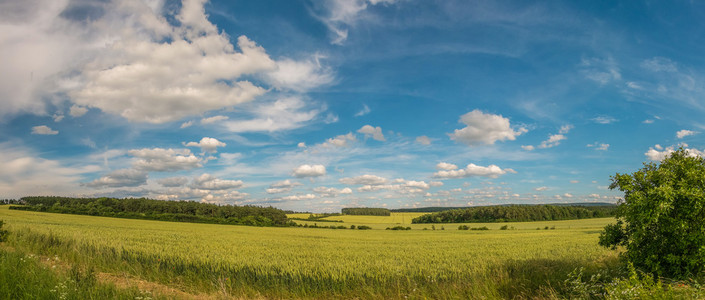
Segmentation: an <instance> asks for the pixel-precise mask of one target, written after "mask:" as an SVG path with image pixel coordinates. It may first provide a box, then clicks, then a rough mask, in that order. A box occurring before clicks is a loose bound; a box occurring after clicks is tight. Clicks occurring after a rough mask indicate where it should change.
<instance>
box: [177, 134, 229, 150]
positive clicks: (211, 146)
mask: <svg viewBox="0 0 705 300" xmlns="http://www.w3.org/2000/svg"><path fill="white" fill-rule="evenodd" d="M184 146H186V147H199V148H201V151H203V152H210V153H215V152H217V151H218V150H217V148H218V147H225V146H226V144H225V143H223V142H221V141H219V140H217V139H214V138H209V137H204V138H202V139H201V141H199V142H198V143H197V142H188V143H186V144H185V145H184Z"/></svg>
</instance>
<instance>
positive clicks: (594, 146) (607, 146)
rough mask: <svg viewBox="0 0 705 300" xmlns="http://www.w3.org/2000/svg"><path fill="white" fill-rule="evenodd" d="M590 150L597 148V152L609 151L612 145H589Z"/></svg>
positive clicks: (596, 143)
mask: <svg viewBox="0 0 705 300" xmlns="http://www.w3.org/2000/svg"><path fill="white" fill-rule="evenodd" d="M587 147H588V148H595V150H599V151H607V150H608V149H609V148H610V144H602V143H598V142H594V143H592V144H587Z"/></svg>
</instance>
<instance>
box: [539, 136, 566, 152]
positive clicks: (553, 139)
mask: <svg viewBox="0 0 705 300" xmlns="http://www.w3.org/2000/svg"><path fill="white" fill-rule="evenodd" d="M565 139H566V137H565V135H562V134H552V135H550V136H548V139H547V140H545V141H543V142H541V144H539V148H541V149H546V148H551V147H555V146H558V145H560V143H561V141H562V140H565Z"/></svg>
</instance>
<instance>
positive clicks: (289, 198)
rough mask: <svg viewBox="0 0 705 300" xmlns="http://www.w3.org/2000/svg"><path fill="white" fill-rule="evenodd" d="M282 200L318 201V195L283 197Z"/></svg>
mask: <svg viewBox="0 0 705 300" xmlns="http://www.w3.org/2000/svg"><path fill="white" fill-rule="evenodd" d="M280 199H281V200H282V201H301V200H312V199H316V195H314V194H305V195H291V196H286V197H281V198H280Z"/></svg>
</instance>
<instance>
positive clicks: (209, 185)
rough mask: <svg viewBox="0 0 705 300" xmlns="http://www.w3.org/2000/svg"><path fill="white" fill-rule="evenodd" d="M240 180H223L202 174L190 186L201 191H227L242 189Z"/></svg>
mask: <svg viewBox="0 0 705 300" xmlns="http://www.w3.org/2000/svg"><path fill="white" fill-rule="evenodd" d="M242 185H243V182H242V180H224V179H219V178H216V177H214V176H212V175H210V174H207V173H206V174H202V175H201V176H198V177H196V178H194V179H193V182H192V183H191V186H192V187H193V188H196V189H201V190H229V189H236V188H239V187H242Z"/></svg>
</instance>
